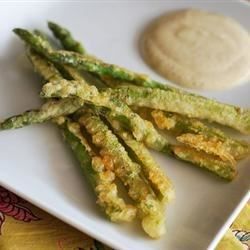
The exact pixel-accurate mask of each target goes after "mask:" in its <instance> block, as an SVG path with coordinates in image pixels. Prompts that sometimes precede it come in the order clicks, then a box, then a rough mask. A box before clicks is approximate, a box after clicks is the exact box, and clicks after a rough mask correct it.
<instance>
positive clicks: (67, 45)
mask: <svg viewBox="0 0 250 250" xmlns="http://www.w3.org/2000/svg"><path fill="white" fill-rule="evenodd" d="M48 26H49V28H50V30H51V31H52V32H53V34H54V36H55V37H56V38H58V39H59V40H60V41H61V43H62V45H63V47H64V49H65V50H69V51H75V52H78V53H80V54H84V53H85V49H84V48H83V46H82V45H81V43H79V42H77V41H76V40H75V39H74V38H73V37H72V35H71V33H70V31H69V30H67V29H65V28H63V27H61V26H60V25H58V24H56V23H53V22H48Z"/></svg>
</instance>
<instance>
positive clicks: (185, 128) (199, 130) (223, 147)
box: [146, 110, 250, 160]
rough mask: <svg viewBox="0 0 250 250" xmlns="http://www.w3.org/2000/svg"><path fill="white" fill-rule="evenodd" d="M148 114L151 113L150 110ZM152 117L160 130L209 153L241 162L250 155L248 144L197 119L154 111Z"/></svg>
mask: <svg viewBox="0 0 250 250" xmlns="http://www.w3.org/2000/svg"><path fill="white" fill-rule="evenodd" d="M146 112H149V113H150V111H149V110H147V111H146ZM151 115H152V117H153V119H154V121H155V123H156V125H157V126H158V127H159V128H160V129H165V130H167V131H170V132H171V133H174V134H175V135H176V136H177V140H179V141H180V142H182V143H186V144H189V145H191V146H193V147H198V148H203V149H204V150H205V151H206V152H208V153H209V152H211V153H213V154H215V155H219V156H221V157H222V158H225V159H228V160H230V159H231V158H233V159H235V160H240V159H243V158H244V157H246V156H247V155H249V153H250V145H249V144H248V143H247V142H245V141H239V140H236V139H234V138H232V137H230V136H227V135H226V134H225V133H224V132H223V131H221V130H220V129H217V128H214V127H210V126H207V125H205V124H204V123H202V122H201V121H199V120H197V119H193V118H188V117H183V116H181V115H179V114H174V113H169V112H163V111H161V110H153V111H152V112H151ZM231 160H232V159H231Z"/></svg>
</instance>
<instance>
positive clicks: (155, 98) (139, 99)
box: [14, 29, 250, 134]
mask: <svg viewBox="0 0 250 250" xmlns="http://www.w3.org/2000/svg"><path fill="white" fill-rule="evenodd" d="M14 32H15V33H16V34H17V35H18V36H19V37H20V38H21V39H23V40H24V41H25V42H27V43H28V44H29V45H30V46H31V47H32V48H34V49H35V50H36V51H38V52H39V53H42V54H43V55H44V56H46V57H47V58H48V59H49V60H51V61H53V62H56V63H61V64H67V65H70V66H72V67H77V68H79V69H83V70H86V71H89V72H92V73H95V74H97V75H99V76H110V77H112V78H115V79H118V80H122V81H128V82H132V83H135V84H138V85H141V86H146V87H147V88H143V89H141V88H140V92H139V93H138V88H137V87H135V86H133V87H130V88H126V87H123V88H122V89H119V90H118V91H117V93H116V95H121V97H123V99H126V101H130V102H132V104H134V101H135V102H136V103H138V105H141V106H151V108H156V109H161V110H166V111H170V112H176V113H181V114H184V115H187V116H189V117H194V118H200V119H206V120H210V121H215V122H217V123H220V124H222V125H226V126H230V127H232V128H235V129H237V130H239V131H241V132H242V133H246V134H249V133H250V111H249V110H244V109H241V108H239V107H235V106H232V105H227V104H223V103H219V102H217V101H215V100H210V99H207V98H204V97H201V96H198V95H194V94H190V93H188V92H184V91H180V90H177V89H174V88H171V87H165V88H164V90H162V89H159V88H156V89H151V88H148V87H150V86H151V85H158V83H156V82H155V81H153V80H152V79H150V78H149V77H148V76H145V75H141V74H137V73H134V72H132V71H129V70H126V69H124V68H121V67H119V66H116V65H113V64H107V63H104V62H102V61H100V60H97V59H96V58H93V57H89V56H85V55H80V54H78V53H74V52H68V51H51V50H49V49H48V48H47V47H46V46H44V44H43V43H42V42H41V39H39V37H37V36H36V35H34V34H32V33H30V32H28V31H26V30H23V29H15V30H14ZM131 94H132V95H131ZM128 97H129V98H128ZM146 97H148V98H146ZM128 99H129V100H128ZM132 104H131V105H132ZM158 104H160V105H159V106H158V107H155V106H156V105H158ZM187 104H188V105H187ZM152 105H153V106H152Z"/></svg>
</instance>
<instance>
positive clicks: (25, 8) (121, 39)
mask: <svg viewBox="0 0 250 250" xmlns="http://www.w3.org/2000/svg"><path fill="white" fill-rule="evenodd" d="M184 7H197V8H201V9H205V10H211V11H217V12H221V13H224V14H225V15H229V16H232V17H234V18H235V19H236V20H238V21H239V22H240V23H242V25H244V26H245V27H246V28H250V27H249V25H250V8H249V7H248V6H247V5H244V4H242V3H240V2H236V1H229V0H224V1H222V0H221V1H200V0H199V1H198V0H196V1H191V0H188V1H120V2H117V1H106V2H105V1H83V2H74V1H72V2H53V1H51V3H50V2H43V3H34V2H33V3H32V2H26V3H19V2H15V3H8V2H6V3H0V34H1V39H0V117H1V118H4V117H8V116H10V115H14V114H18V113H20V112H23V111H25V110H27V109H30V108H36V107H39V105H40V104H41V102H40V100H39V98H38V92H39V88H40V85H39V80H38V78H37V76H36V75H35V74H34V73H33V72H32V69H31V66H30V65H29V63H28V60H27V59H26V58H25V56H24V46H23V43H22V42H21V41H20V40H19V39H18V38H17V37H15V36H14V35H13V33H12V32H11V30H12V29H13V28H14V27H24V28H29V29H33V28H40V29H45V27H46V21H47V20H52V21H55V22H58V23H59V24H62V25H65V26H66V27H68V28H69V29H70V30H71V31H72V32H73V34H74V36H75V37H76V38H78V39H79V40H81V41H83V42H84V45H85V46H86V48H87V49H88V51H90V52H91V53H93V54H95V55H97V56H98V57H100V58H103V59H105V60H107V61H108V62H113V63H116V64H119V65H123V66H125V67H128V68H130V69H132V70H135V71H139V72H145V73H148V74H150V75H152V77H154V78H156V79H158V80H161V81H164V80H163V79H161V78H160V77H159V76H158V75H156V74H155V73H154V72H153V71H152V70H150V68H149V67H148V66H147V65H146V64H145V63H144V62H143V60H142V59H141V57H140V55H139V53H138V38H139V35H140V32H141V31H142V30H143V28H144V27H145V25H146V24H147V23H148V22H150V21H151V20H152V19H153V18H155V17H157V16H158V15H160V14H163V13H164V12H166V11H170V10H172V9H177V8H184ZM249 93H250V84H246V85H244V86H240V87H237V88H235V89H233V90H228V91H222V92H203V93H202V94H204V95H207V96H209V97H214V98H217V99H218V100H220V101H223V102H227V103H232V104H238V105H240V106H243V107H250V98H249ZM154 156H155V157H156V159H157V161H158V162H159V163H160V165H161V166H162V168H163V169H164V170H165V171H166V173H167V174H168V175H169V176H170V178H171V179H172V180H173V183H174V185H175V188H176V200H175V201H174V202H173V203H172V204H171V205H170V206H169V208H168V210H167V218H168V219H167V231H168V232H167V234H166V236H164V237H162V239H160V240H151V239H149V238H148V237H146V236H145V235H144V233H143V232H142V231H141V229H140V227H139V225H135V224H133V225H116V224H113V223H110V222H109V221H107V220H106V219H105V218H104V217H103V216H102V214H100V213H99V210H98V208H97V206H96V205H95V199H94V195H93V194H92V193H91V190H90V189H89V187H88V185H87V184H86V183H85V180H84V178H83V177H82V175H81V172H80V170H79V168H78V166H77V165H78V164H77V162H76V161H75V159H74V158H73V156H72V154H71V152H70V150H69V149H68V147H67V146H66V145H65V144H64V143H63V141H62V138H61V136H60V133H59V131H58V130H57V129H56V128H55V127H54V126H52V125H50V124H42V125H34V126H29V127H26V128H23V129H19V130H13V131H4V132H1V133H0V159H1V171H0V184H1V185H3V186H6V187H7V188H9V189H10V190H12V191H14V192H16V193H17V194H19V195H20V196H22V197H24V198H26V199H27V200H29V201H31V202H33V203H34V204H36V205H38V206H39V207H41V208H43V209H44V210H46V211H48V212H49V213H51V214H53V215H55V216H56V217H58V218H60V219H62V220H64V221H66V222H67V223H69V224H71V225H72V226H74V227H76V228H78V229H79V230H82V231H83V232H86V233H88V234H89V235H91V236H93V237H95V238H97V239H99V240H101V241H103V242H106V243H107V244H109V245H110V246H112V247H114V248H116V249H124V250H125V249H126V250H131V249H136V250H148V249H154V250H156V249H170V250H182V249H183V250H189V249H190V250H196V249H198V250H200V249H207V248H210V249H213V247H214V246H215V244H216V243H217V242H218V240H219V239H220V237H221V236H222V235H223V233H224V232H225V230H226V228H227V227H228V226H229V225H230V223H231V222H232V221H233V219H234V218H235V217H236V215H237V213H238V212H239V210H240V208H241V207H242V206H243V205H244V203H245V202H246V201H247V199H248V198H249V193H248V190H249V179H250V171H249V165H250V161H249V159H248V160H245V161H243V162H241V164H240V165H239V175H238V177H237V178H236V180H235V181H233V182H231V183H227V182H225V181H223V180H221V179H220V178H217V177H216V176H215V175H213V174H210V173H208V172H207V171H204V170H201V169H199V168H196V167H193V166H191V165H188V164H185V163H181V162H179V161H176V160H174V159H171V158H167V157H164V156H163V155H160V154H156V153H154Z"/></svg>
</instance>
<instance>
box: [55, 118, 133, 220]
mask: <svg viewBox="0 0 250 250" xmlns="http://www.w3.org/2000/svg"><path fill="white" fill-rule="evenodd" d="M56 123H57V124H58V125H59V126H60V128H61V130H62V134H63V136H64V138H65V141H66V142H67V143H68V144H69V146H70V147H71V149H72V151H73V153H74V155H75V156H76V158H77V160H78V161H79V163H80V165H81V168H82V170H83V172H84V175H85V176H86V178H87V179H88V181H89V183H90V184H91V186H92V188H93V189H94V191H95V193H96V196H97V204H98V205H99V206H100V207H101V208H102V210H103V211H104V212H105V214H106V215H107V216H108V218H109V219H110V220H111V221H114V222H124V221H125V222H126V221H131V220H133V219H134V218H135V215H136V208H135V207H134V206H132V205H127V204H126V203H125V202H124V200H123V199H122V198H120V197H119V195H118V190H117V186H116V184H115V183H114V180H115V175H114V173H113V169H112V168H111V167H110V166H109V164H108V163H107V161H106V160H104V159H103V158H102V157H100V156H97V155H96V154H95V153H94V152H93V150H92V149H91V147H90V146H89V145H88V142H87V141H86V140H85V138H84V137H83V136H82V134H81V131H80V125H79V124H78V123H74V122H71V121H69V120H68V119H65V118H62V117H60V118H58V119H56Z"/></svg>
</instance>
